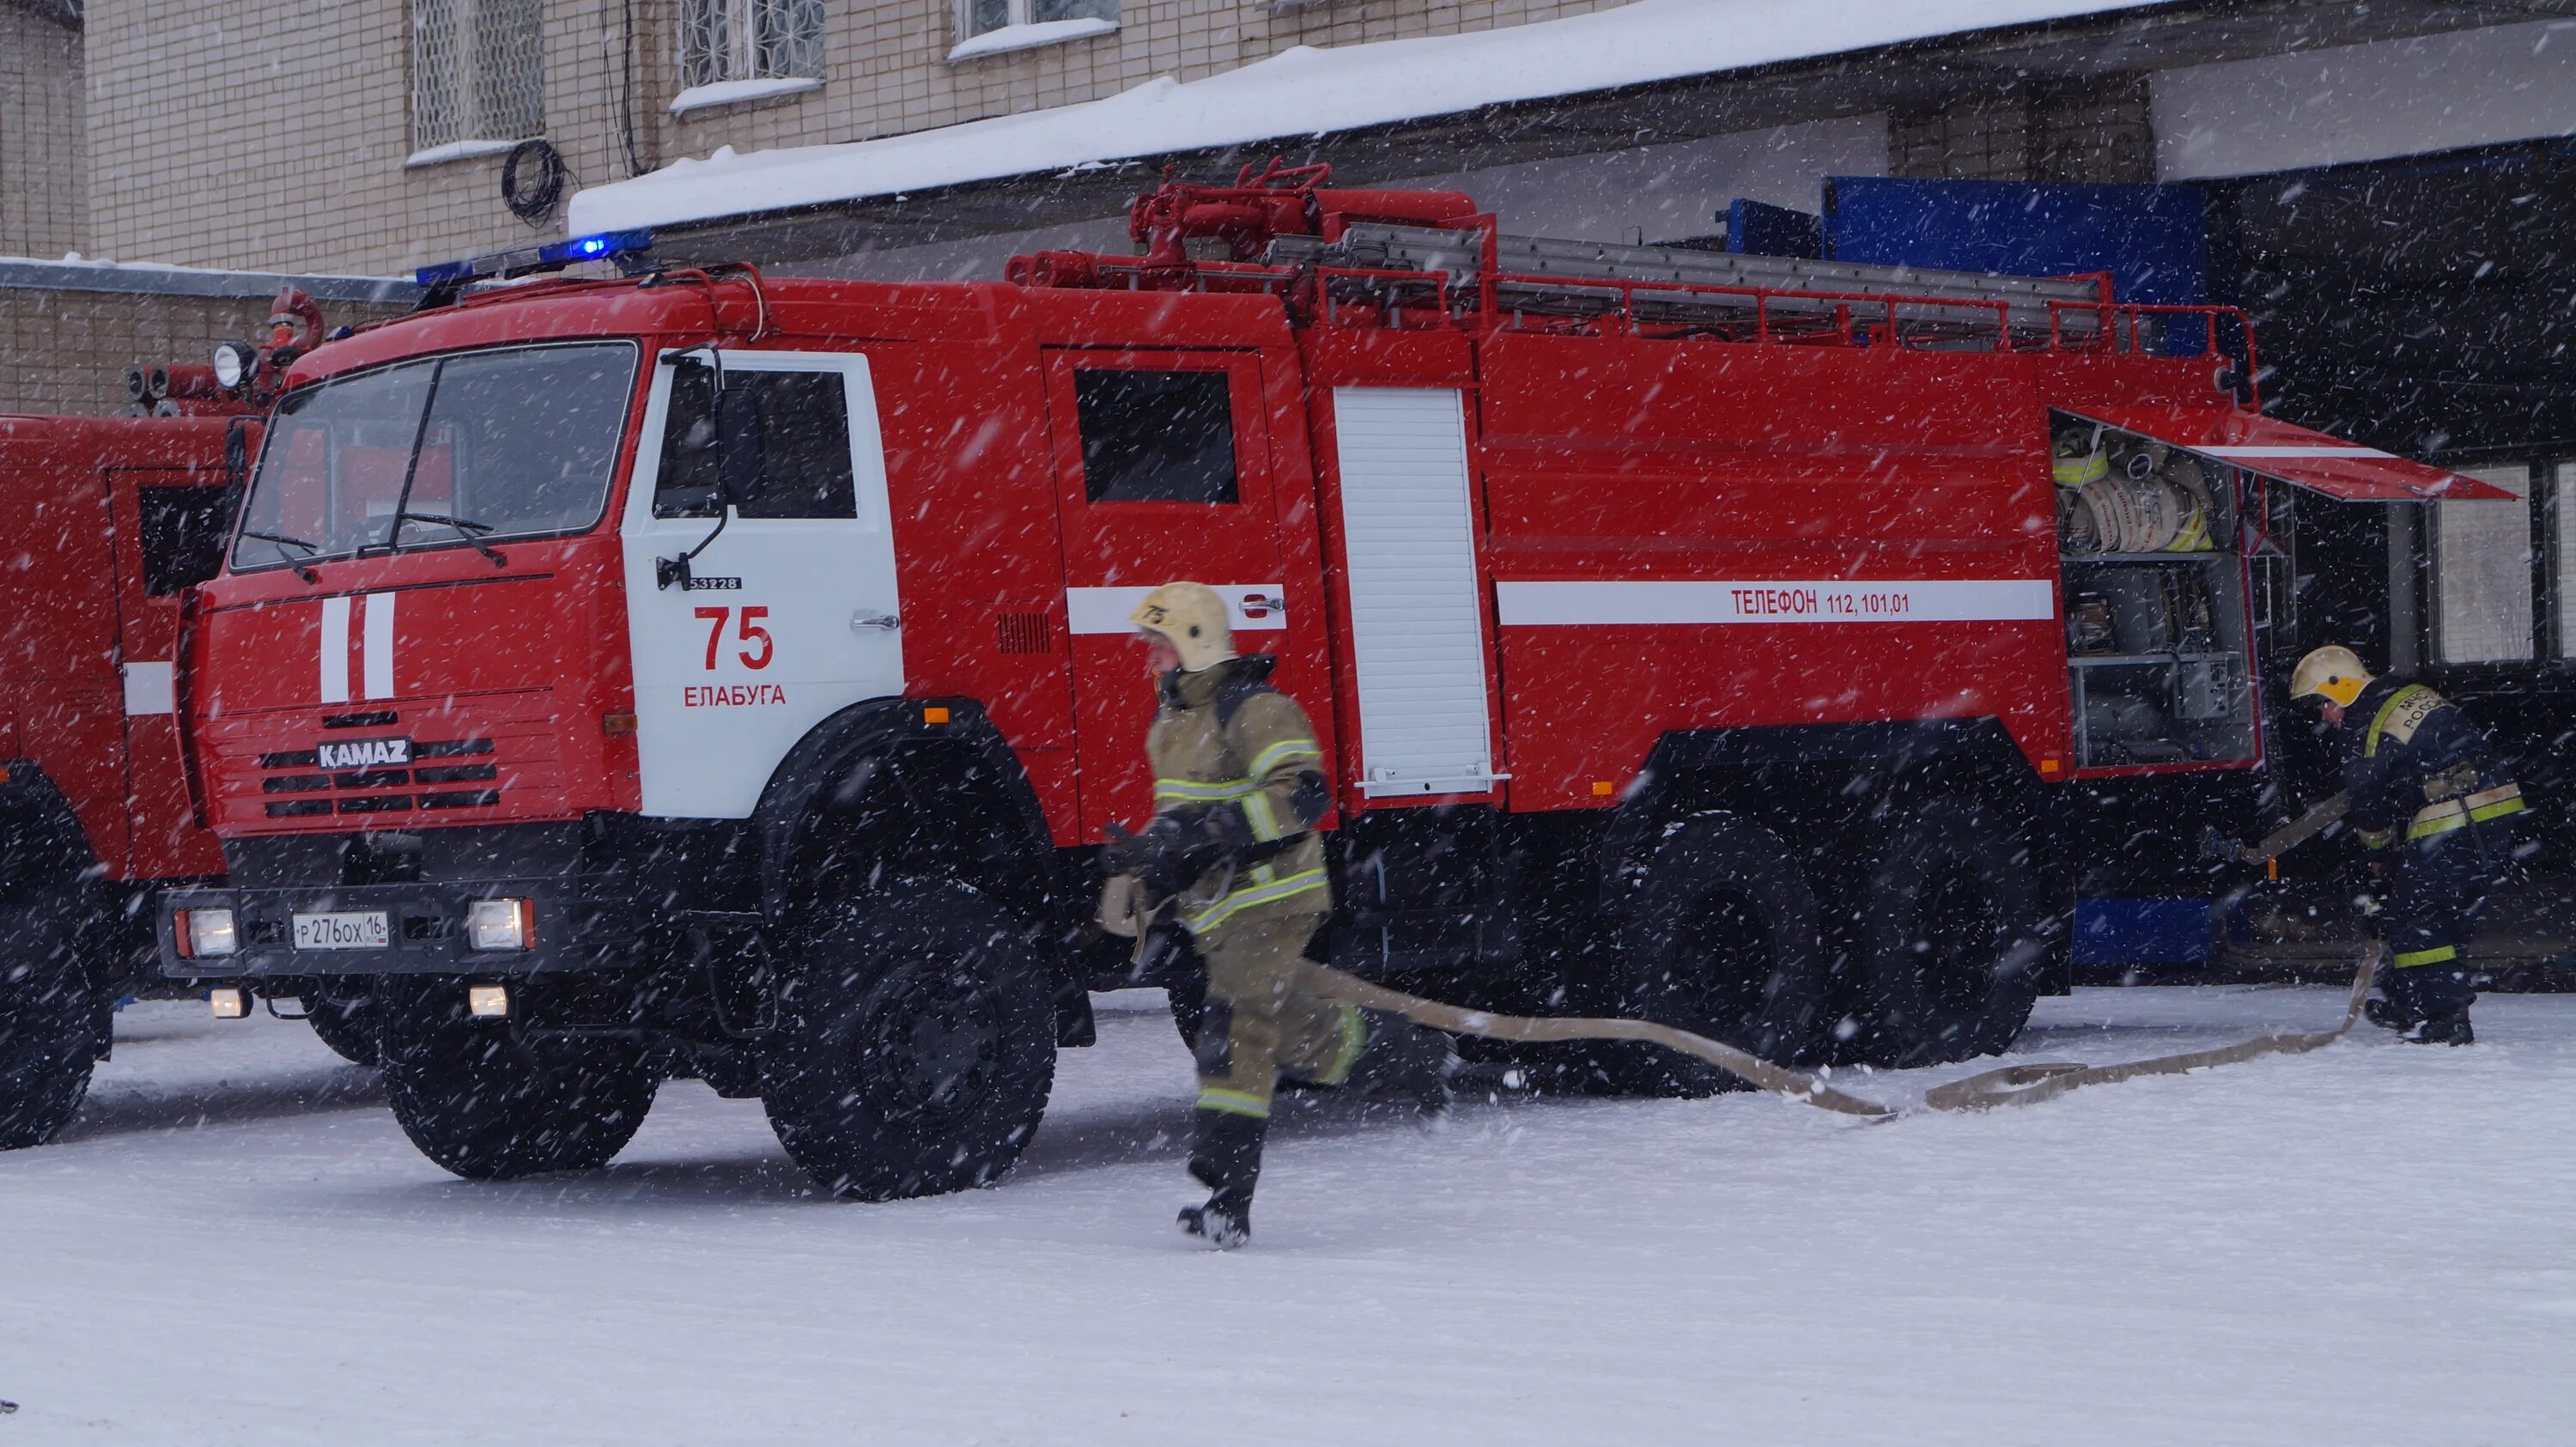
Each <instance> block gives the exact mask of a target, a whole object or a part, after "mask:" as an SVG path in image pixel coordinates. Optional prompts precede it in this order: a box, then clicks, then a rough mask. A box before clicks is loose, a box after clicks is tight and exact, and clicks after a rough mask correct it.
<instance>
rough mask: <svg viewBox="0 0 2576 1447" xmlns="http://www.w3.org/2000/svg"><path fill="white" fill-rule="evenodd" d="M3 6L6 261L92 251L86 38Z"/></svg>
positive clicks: (0, 68)
mask: <svg viewBox="0 0 2576 1447" xmlns="http://www.w3.org/2000/svg"><path fill="white" fill-rule="evenodd" d="M68 19H69V17H68V16H66V15H64V14H62V13H61V12H57V11H53V10H51V9H49V8H44V7H37V6H30V5H21V4H16V3H13V0H0V256H38V257H55V256H60V255H62V254H63V253H64V252H66V251H86V250H88V249H89V236H88V224H87V223H88V219H89V218H88V213H89V192H88V173H89V167H88V164H87V160H86V154H87V147H86V141H85V134H84V129H83V125H82V119H81V108H82V105H81V103H82V96H81V33H80V30H79V27H77V26H76V25H73V24H70V23H67V22H68Z"/></svg>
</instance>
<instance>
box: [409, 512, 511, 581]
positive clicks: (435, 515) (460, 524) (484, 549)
mask: <svg viewBox="0 0 2576 1447" xmlns="http://www.w3.org/2000/svg"><path fill="white" fill-rule="evenodd" d="M404 523H437V524H438V525H440V526H441V527H450V528H454V529H456V535H457V536H458V537H460V538H463V539H464V540H465V545H466V546H467V547H469V548H472V549H473V550H474V551H476V552H478V553H481V554H482V555H483V556H485V557H487V558H490V559H491V560H492V566H493V567H496V568H498V567H502V566H504V565H505V564H507V563H508V562H509V561H510V560H509V559H507V558H505V557H502V556H501V553H500V550H499V549H497V548H494V547H493V546H492V545H491V544H490V543H487V542H485V541H483V538H482V535H483V534H484V533H488V532H490V531H492V525H491V524H490V523H478V522H476V521H474V520H473V519H472V518H457V517H449V516H448V515H447V514H445V513H440V512H413V511H412V510H411V509H409V508H405V509H403V510H402V511H401V512H398V513H396V514H394V537H395V539H396V541H395V544H394V545H395V546H396V547H400V546H401V545H402V544H401V541H400V539H401V537H402V525H403V524H404Z"/></svg>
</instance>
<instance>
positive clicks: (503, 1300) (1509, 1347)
mask: <svg viewBox="0 0 2576 1447" xmlns="http://www.w3.org/2000/svg"><path fill="white" fill-rule="evenodd" d="M2337 996H2338V992H2336V991H2332V990H2323V989H2178V990H2154V991H2149V990H2127V991H2118V990H2088V991H2084V992H2081V993H2079V994H2077V995H2076V996H2075V997H2073V998H2072V999H2069V1000H2050V1001H2045V1002H2043V1003H2042V1006H2041V1015H2040V1028H2038V1029H2036V1030H2035V1031H2034V1032H2033V1034H2032V1036H2031V1037H2030V1039H2029V1040H2028V1041H2027V1043H2026V1051H2027V1052H2028V1053H2030V1054H2034V1055H2048V1056H2057V1057H2072V1058H2080V1059H2087V1060H2093V1061H2102V1060H2111V1059H2119V1058H2126V1057H2133V1056H2139V1055H2148V1054H2159V1053H2164V1052H2165V1051H2167V1050H2169V1049H2175V1048H2183V1047H2187V1046H2190V1045H2197V1044H2205V1043H2214V1042H2216V1041H2218V1040H2221V1039H2224V1038H2229V1037H2233V1036H2236V1035H2240V1034H2244V1033H2250V1032H2251V1031H2252V1030H2254V1029H2258V1028H2262V1027H2268V1026H2291V1027H2299V1028H2312V1027H2314V1026H2316V1025H2319V1024H2322V1023H2324V1022H2326V1021H2328V1020H2329V1019H2331V1018H2332V1017H2333V1015H2334V1014H2335V1013H2336V1004H2337ZM198 1008H199V1007H193V1006H179V1005H158V1006H147V1007H141V1008H137V1009H133V1010H129V1011H128V1012H127V1013H126V1015H125V1016H124V1017H123V1018H122V1019H121V1020H120V1022H119V1023H120V1035H119V1041H118V1045H117V1053H116V1059H115V1060H114V1061H113V1062H112V1063H111V1064H109V1065H108V1066H107V1067H105V1068H104V1069H103V1071H102V1073H101V1076H100V1079H99V1083H98V1087H97V1090H96V1092H95V1094H94V1095H93V1097H92V1103H91V1104H90V1106H89V1108H88V1110H87V1112H86V1114H85V1115H84V1116H83V1118H82V1120H81V1121H80V1122H79V1123H77V1124H76V1125H75V1126H74V1128H73V1129H72V1130H71V1131H70V1132H69V1133H68V1134H67V1136H66V1138H65V1139H63V1140H62V1141H60V1142H58V1143H56V1144H55V1145H53V1146H50V1147H47V1148H45V1149H42V1150H36V1151H27V1152H20V1153H17V1154H13V1155H9V1156H5V1157H0V1283H5V1285H0V1398H8V1399H11V1400H14V1401H16V1402H18V1403H19V1404H20V1408H21V1409H20V1411H19V1412H17V1413H16V1414H15V1415H11V1416H5V1417H0V1447H6V1444H9V1443H17V1442H26V1443H46V1444H52V1443H64V1442H75V1443H77V1442H119V1443H127V1442H132V1443H154V1444H194V1443H235V1442H238V1443H259V1444H276V1443H297V1442H323V1443H412V1442H419V1443H454V1442H465V1441H531V1442H545V1443H591V1442H600V1443H618V1444H656V1443H688V1444H706V1443H719V1442H833V1443H844V1442H868V1443H886V1442H924V1443H969V1442H980V1443H1048V1444H1053V1443H1077V1442H1079V1443H1088V1442H1103V1443H1186V1444H1191V1447H1204V1444H1208V1443H1211V1442H1216V1443H1225V1444H1229V1447H1247V1444H1260V1443H1294V1444H1301V1447H1304V1444H1318V1443H1337V1444H1339V1443H1405V1444H1431V1443H1453V1442H1454V1443H1462V1444H1463V1443H1475V1444H1496V1443H1549V1444H1587V1443H1602V1442H1618V1443H1644V1442H1657V1443H1662V1442H1672V1443H1684V1442H1687V1443H1694V1444H1698V1443H1712V1442H1729V1443H1804V1444H1821V1447H1831V1444H1838V1443H1904V1444H1909V1447H1911V1444H1934V1443H1974V1444H1979V1447H1994V1444H2017V1443H2034V1444H2038V1443H2045V1444H2069V1443H2083V1444H2111V1443H2193V1444H2200V1443H2219V1442H2228V1443H2235V1442H2243V1443H2265V1444H2285V1443H2329V1444H2337V1447H2342V1444H2363V1443H2445V1444H2449V1443H2534V1444H2537V1443H2565V1442H2569V1441H2576V1126H2571V1110H2570V1102H2571V1101H2576V998H2551V997H2527V996H2526V997H2490V998H2488V999H2487V1000H2485V1001H2483V1002H2482V1003H2481V1005H2480V1006H2479V1010H2478V1028H2479V1031H2480V1033H2481V1037H2482V1039H2481V1043H2480V1044H2479V1045H2478V1046H2477V1047H2476V1048H2475V1049H2471V1050H2464V1051H2452V1050H2425V1049H2421V1048H2417V1047H2410V1046H2405V1045H2400V1044H2398V1043H2396V1042H2394V1041H2391V1040H2389V1039H2387V1038H2386V1037H2384V1036H2381V1035H2379V1034H2377V1033H2376V1032H2371V1031H2368V1030H2367V1029H2366V1028H2365V1030H2364V1032H2363V1033H2362V1034H2361V1035H2357V1036H2356V1037H2355V1038H2353V1039H2351V1040H2349V1041H2346V1042H2344V1043H2341V1044H2338V1045H2335V1046H2333V1047H2331V1048H2329V1049H2327V1050H2326V1051H2324V1052H2321V1053H2319V1054H2316V1055H2310V1056H2305V1057H2299V1058H2287V1059H2282V1058H2276V1059H2269V1060H2263V1061H2258V1062H2255V1063H2253V1064H2249V1065H2243V1066H2237V1067H2233V1068H2230V1069H2226V1070H2223V1071H2218V1072H2214V1073H2208V1074H2203V1075H2199V1076H2193V1077H2184V1078H2159V1079H2149V1080H2142V1081H2136V1082H2131V1083H2127V1084H2120V1085H2111V1086H2104V1087H2100V1088H2098V1089H2095V1090H2090V1091H2084V1092H2079V1093H2077V1094H2075V1095H2072V1096H2069V1097H2066V1098H2064V1099H2062V1100H2059V1101H2056V1102H2053V1103H2050V1104H2046V1105H2041V1106H2036V1107H2033V1108H2030V1109H2027V1110H2018V1111H2004V1112H1998V1113H1995V1114H1991V1115H1986V1116H1977V1117H1925V1118H1911V1119H1906V1120H1901V1121H1898V1122H1895V1123H1893V1124H1885V1125H1868V1124H1860V1123H1856V1122H1853V1121H1850V1120H1847V1119H1841V1118H1836V1117H1833V1116H1829V1115H1826V1114H1824V1113H1822V1112H1818V1111H1813V1110H1807V1109H1803V1108H1800V1107H1796V1106H1793V1105H1790V1104H1787V1103H1784V1102H1781V1101H1779V1100H1775V1099H1771V1098H1767V1097H1756V1096H1750V1095H1732V1096H1724V1097H1720V1098H1717V1099H1714V1100H1705V1101H1616V1100H1541V1099H1530V1098H1526V1097H1518V1096H1511V1095H1501V1096H1500V1097H1499V1098H1489V1097H1488V1095H1487V1094H1486V1093H1485V1092H1483V1091H1481V1090H1480V1091H1479V1093H1478V1094H1477V1095H1476V1096H1475V1098H1473V1099H1471V1100H1469V1101H1466V1102H1464V1103H1462V1105H1461V1106H1460V1108H1459V1109H1458V1110H1456V1111H1455V1112H1454V1113H1453V1114H1452V1115H1451V1116H1450V1117H1449V1118H1448V1119H1447V1120H1445V1121H1443V1122H1440V1123H1437V1124H1431V1125H1426V1124H1423V1123H1421V1122H1419V1121H1415V1120H1411V1119H1389V1118H1382V1117H1364V1116H1361V1115H1358V1114H1355V1113H1354V1112H1352V1111H1350V1110H1348V1109H1345V1108H1342V1107H1340V1106H1333V1105H1328V1106H1308V1107H1304V1108H1301V1109H1300V1110H1298V1111H1294V1112H1291V1113H1290V1116H1289V1118H1288V1119H1286V1120H1285V1121H1283V1123H1282V1125H1281V1128H1280V1129H1279V1130H1278V1132H1277V1133H1276V1136H1275V1141H1276V1143H1275V1145H1274V1148H1273V1150H1272V1153H1271V1158H1270V1169H1269V1175H1268V1178H1267V1179H1266V1181H1265V1183H1264V1185H1263V1188H1262V1194H1261V1201H1260V1205H1259V1208H1258V1210H1257V1212H1256V1226H1257V1229H1258V1233H1259V1234H1258V1239H1257V1240H1256V1242H1255V1244H1254V1246H1253V1247H1252V1248H1251V1249H1250V1250H1248V1251H1245V1252H1241V1253H1237V1254H1234V1255H1229V1256H1214V1255H1207V1254H1202V1253H1200V1252H1196V1251H1192V1250H1189V1249H1186V1248H1185V1247H1184V1245H1183V1243H1182V1241H1181V1239H1180V1237H1179V1236H1178V1235H1177V1234H1175V1232H1174V1231H1173V1230H1172V1227H1171V1212H1172V1209H1173V1207H1174V1205H1175V1204H1176V1203H1177V1202H1178V1201H1179V1200H1180V1199H1181V1197H1182V1194H1183V1193H1182V1190H1181V1185H1182V1179H1181V1172H1180V1158H1181V1156H1182V1153H1183V1147H1182V1143H1181V1141H1182V1133H1183V1131H1184V1130H1185V1129H1186V1118H1187V1114H1188V1099H1189V1090H1188V1087H1189V1072H1188V1063H1187V1059H1186V1057H1185V1056H1184V1054H1183V1052H1182V1050H1181V1048H1180V1046H1179V1044H1178V1043H1177V1040H1176V1039H1175V1037H1174V1035H1173V1033H1172V1030H1171V1027H1170V1025H1169V1024H1168V1022H1167V1021H1166V1020H1165V1019H1164V1018H1163V1016H1162V1014H1161V1013H1160V1009H1159V996H1144V995H1126V996H1119V997H1105V999H1104V1016H1103V1020H1102V1027H1103V1028H1102V1044H1101V1046H1100V1047H1099V1048H1097V1049H1094V1050H1088V1051H1075V1052H1069V1053H1068V1054H1067V1055H1066V1056H1065V1059H1064V1063H1063V1067H1062V1069H1061V1072H1060V1074H1059V1076H1058V1085H1057V1093H1056V1102H1055V1105H1054V1108H1053V1109H1052V1111H1051V1112H1050V1113H1049V1115H1048V1118H1047V1123H1046V1127H1045V1129H1044V1130H1043V1132H1042V1133H1041V1134H1040V1136H1039V1137H1038V1139H1037V1141H1036V1142H1035V1143H1034V1145H1033V1147H1032V1149H1031V1152H1030V1155H1029V1158H1028V1160H1027V1162H1026V1164H1025V1165H1023V1167H1022V1168H1021V1169H1020V1171H1019V1172H1018V1173H1017V1174H1016V1175H1014V1176H1013V1177H1012V1178H1011V1179H1010V1180H1009V1181H1007V1182H1006V1183H1005V1184H1003V1185H1002V1186H1000V1187H999V1188H997V1189H994V1190H990V1191H982V1192H976V1193H971V1194H967V1195H961V1196H951V1197H946V1198H942V1199H936V1200H927V1201H917V1202H910V1203H905V1204H901V1205H891V1206H851V1205H837V1204H833V1203H830V1202H828V1201H825V1200H822V1199H819V1198H818V1197H816V1196H815V1195H814V1194H813V1193H812V1192H811V1191H810V1190H809V1188H808V1187H807V1185H806V1184H805V1182H804V1180H803V1178H802V1177H801V1176H800V1175H799V1174H798V1173H797V1171H796V1170H795V1169H794V1168H793V1167H791V1166H790V1165H789V1164H788V1163H787V1161H786V1158H785V1157H784V1156H783V1155H782V1154H781V1153H780V1151H779V1150H778V1147H777V1146H776V1144H775V1142H774V1141H773V1140H772V1139H771V1137H770V1134H769V1131H768V1128H767V1126H766V1125H765V1124H764V1122H763V1121H762V1118H761V1114H760V1109H759V1107H758V1105H757V1104H756V1103H752V1102H737V1101H723V1100H719V1099H717V1098H716V1097H715V1096H714V1095H713V1094H711V1093H710V1092H709V1091H708V1090H707V1089H706V1088H705V1087H704V1086H701V1085H698V1084H696V1083H693V1082H692V1083H675V1084H672V1085H670V1086H668V1087H666V1088H665V1090H664V1093H663V1096H662V1099H661V1101H660V1103H659V1104H658V1105H657V1106H656V1108H655V1110H654V1113H653V1116H652V1119H651V1120H650V1121H649V1122H648V1123H647V1125H646V1126H645V1128H644V1131H643V1133H642V1135H641V1136H639V1137H638V1138H637V1140H636V1142H635V1143H634V1145H632V1146H631V1147H629V1148H628V1150H627V1151H626V1153H625V1155H624V1156H622V1157H621V1158H620V1159H619V1160H618V1161H617V1162H616V1163H615V1164H614V1165H612V1166H611V1167H609V1168H608V1169H607V1170H605V1171H602V1172H599V1173H597V1174H595V1175H590V1176H584V1177H559V1178H551V1179H542V1180H535V1181H522V1182H516V1183H510V1184H503V1185H474V1184H468V1183H466V1182H462V1181H457V1180H453V1179H451V1178H449V1177H447V1176H445V1175H443V1174H441V1173H440V1172H439V1171H438V1170H437V1169H435V1168H434V1167H432V1166H430V1165H429V1164H428V1163H427V1162H426V1161H424V1160H422V1159H421V1158H420V1157H419V1156H417V1155H415V1154H414V1153H413V1152H412V1150H411V1148H410V1147H409V1146H408V1145H407V1144H405V1143H404V1141H403V1139H402V1137H401V1135H400V1134H399V1133H398V1132H397V1131H396V1130H395V1128H394V1125H393V1122H392V1120H391V1119H390V1118H389V1117H388V1115H387V1114H386V1113H385V1111H384V1109H383V1106H382V1103H381V1098H380V1093H379V1092H378V1090H377V1088H376V1086H375V1084H374V1082H373V1078H372V1077H371V1075H370V1074H369V1073H368V1072H365V1071H361V1070H357V1069H355V1068H352V1067H348V1066H343V1065H340V1064H338V1063H337V1061H336V1060H335V1059H334V1058H333V1057H331V1056H329V1055H328V1054H326V1053H325V1052H324V1050H323V1049H322V1047H321V1046H320V1045H319V1044H318V1043H316V1042H315V1041H313V1040H312V1038H311V1037H310V1036H309V1035H308V1034H307V1033H306V1032H305V1030H304V1029H303V1028H302V1027H300V1026H293V1025H286V1024H280V1023H277V1022H273V1021H268V1020H255V1021H252V1022H249V1023H245V1024H218V1023H216V1022H213V1021H210V1020H206V1019H203V1018H202V1017H201V1016H200V1015H199V1014H198ZM1959 1073H1965V1068H1962V1069H1961V1070H1953V1071H1945V1072H1941V1074H1942V1075H1945V1076H1946V1075H1955V1074H1959ZM1928 1083H1930V1082H1929V1080H1928V1079H1925V1078H1918V1077H1915V1076H1903V1077H1891V1076H1881V1077H1878V1078H1877V1079H1876V1080H1873V1081H1868V1082H1864V1084H1865V1086H1866V1088H1867V1089H1869V1090H1870V1091H1871V1092H1873V1093H1877V1094H1881V1095H1884V1096H1888V1097H1891V1098H1895V1097H1902V1096H1906V1095H1910V1094H1917V1093H1919V1092H1920V1091H1921V1090H1922V1089H1923V1088H1924V1086H1925V1085H1927V1084H1928Z"/></svg>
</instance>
